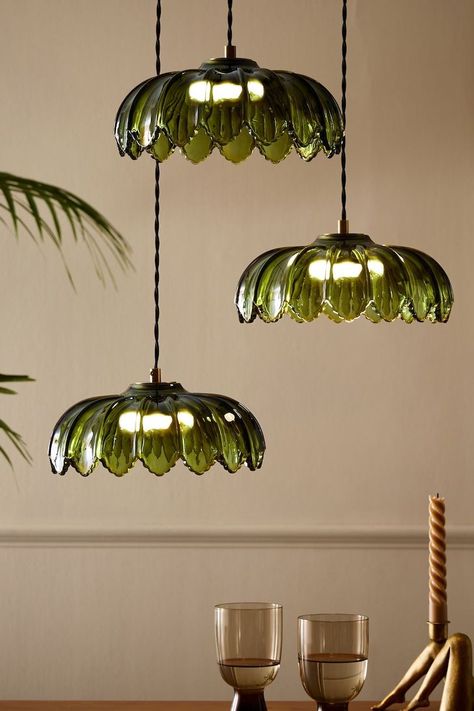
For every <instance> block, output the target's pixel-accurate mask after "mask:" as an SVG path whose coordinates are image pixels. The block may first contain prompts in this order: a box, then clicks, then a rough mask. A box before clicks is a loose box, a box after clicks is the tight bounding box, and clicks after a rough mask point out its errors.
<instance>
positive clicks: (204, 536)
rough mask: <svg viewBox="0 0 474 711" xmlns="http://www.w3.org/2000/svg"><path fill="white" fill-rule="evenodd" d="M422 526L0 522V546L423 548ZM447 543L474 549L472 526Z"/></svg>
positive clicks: (451, 532)
mask: <svg viewBox="0 0 474 711" xmlns="http://www.w3.org/2000/svg"><path fill="white" fill-rule="evenodd" d="M427 542H428V533H427V529H426V527H424V526H423V527H421V526H420V527H413V526H403V527H401V526H364V527H361V526H357V527H356V526H319V527H318V526H314V527H309V526H308V527H296V526H291V527H290V526H288V527H259V526H246V527H245V526H240V527H211V526H204V527H203V526H194V527H191V526H188V527H186V526H179V527H170V526H164V527H161V528H159V527H142V528H132V529H126V528H123V529H120V528H112V527H109V528H107V527H104V528H94V529H88V530H87V529H85V528H80V527H75V528H74V527H60V526H58V527H52V526H48V527H45V526H43V527H41V526H37V527H35V526H31V527H23V528H20V527H16V528H13V527H12V528H0V547H10V546H20V547H28V548H30V547H80V548H83V547H102V548H104V547H106V548H108V547H125V548H127V547H147V546H148V547H175V548H176V547H181V548H216V547H218V548H223V547H224V548H360V549H370V548H418V549H420V548H426V546H427ZM448 545H449V548H450V549H453V548H455V549H456V548H457V549H474V526H452V527H450V528H449V529H448Z"/></svg>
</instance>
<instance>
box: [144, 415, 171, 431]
mask: <svg viewBox="0 0 474 711" xmlns="http://www.w3.org/2000/svg"><path fill="white" fill-rule="evenodd" d="M172 422H173V418H172V417H171V415H164V414H163V413H162V412H152V413H151V414H149V415H144V417H143V431H144V432H150V431H151V430H167V429H168V428H169V426H170V425H171V423H172Z"/></svg>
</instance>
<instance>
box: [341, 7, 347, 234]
mask: <svg viewBox="0 0 474 711" xmlns="http://www.w3.org/2000/svg"><path fill="white" fill-rule="evenodd" d="M341 70H342V82H341V89H342V97H341V113H342V122H343V126H344V137H343V139H342V145H341V221H342V220H343V221H345V220H347V212H346V202H347V194H346V181H347V174H346V136H347V133H346V93H347V0H342V65H341Z"/></svg>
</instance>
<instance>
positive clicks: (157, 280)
mask: <svg viewBox="0 0 474 711" xmlns="http://www.w3.org/2000/svg"><path fill="white" fill-rule="evenodd" d="M160 40H161V0H157V4H156V44H155V50H156V74H157V76H158V74H160V72H161V45H160ZM154 296H155V330H154V336H155V358H154V367H155V368H158V361H159V359H160V164H159V162H158V161H156V163H155V294H154Z"/></svg>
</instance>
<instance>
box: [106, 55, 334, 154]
mask: <svg viewBox="0 0 474 711" xmlns="http://www.w3.org/2000/svg"><path fill="white" fill-rule="evenodd" d="M343 133H344V129H343V123H342V116H341V111H340V109H339V106H338V104H337V102H336V100H335V99H334V97H333V96H332V94H331V93H330V92H329V91H328V90H327V89H326V88H325V87H324V86H322V85H321V84H319V83H318V82H317V81H315V80H314V79H311V78H309V77H306V76H303V75H301V74H293V73H291V72H284V71H275V72H274V71H270V70H269V69H261V68H260V67H259V66H258V64H256V63H255V62H253V61H252V60H249V59H227V58H223V59H213V60H210V61H209V62H206V63H205V64H203V65H202V66H201V67H200V68H199V69H188V70H185V71H181V72H171V73H168V74H160V75H159V76H157V77H152V78H151V79H147V80H146V81H144V82H143V83H141V84H139V85H138V86H137V87H135V89H133V90H132V91H131V92H130V93H129V94H128V96H127V97H126V98H125V99H124V101H123V102H122V105H121V106H120V108H119V110H118V113H117V118H116V122H115V138H116V141H117V145H118V148H119V151H120V153H121V155H125V154H127V155H129V156H130V157H131V158H134V159H135V158H138V157H139V156H140V155H141V153H142V152H143V151H147V152H148V153H150V155H151V156H152V157H153V158H155V159H156V160H158V161H164V160H165V159H166V158H168V156H169V155H170V154H171V153H172V152H173V151H174V150H175V148H180V149H181V150H182V152H183V154H184V155H185V156H186V158H188V159H189V160H190V161H192V162H193V163H199V162H200V161H202V160H204V158H207V157H208V156H209V155H210V154H211V153H212V151H213V150H214V148H216V147H217V148H218V150H219V151H220V152H221V154H222V155H223V156H224V158H226V159H227V160H229V161H232V162H233V163H240V162H241V161H243V160H245V158H247V157H248V156H249V155H250V154H251V153H252V151H253V149H254V148H255V147H257V148H258V150H259V151H260V153H261V154H262V155H263V156H264V157H265V158H267V159H268V160H270V161H272V162H273V163H278V162H279V161H281V160H283V158H285V157H286V156H287V155H288V153H289V152H290V151H291V149H292V148H293V147H294V148H295V150H296V152H297V153H298V155H300V156H301V157H302V158H303V159H304V160H306V161H309V160H311V159H312V158H314V157H315V156H316V155H317V154H318V153H319V151H321V150H322V151H323V152H324V153H325V154H326V155H327V156H328V157H330V156H332V155H333V154H334V153H338V152H339V151H340V148H341V141H342V138H343Z"/></svg>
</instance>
